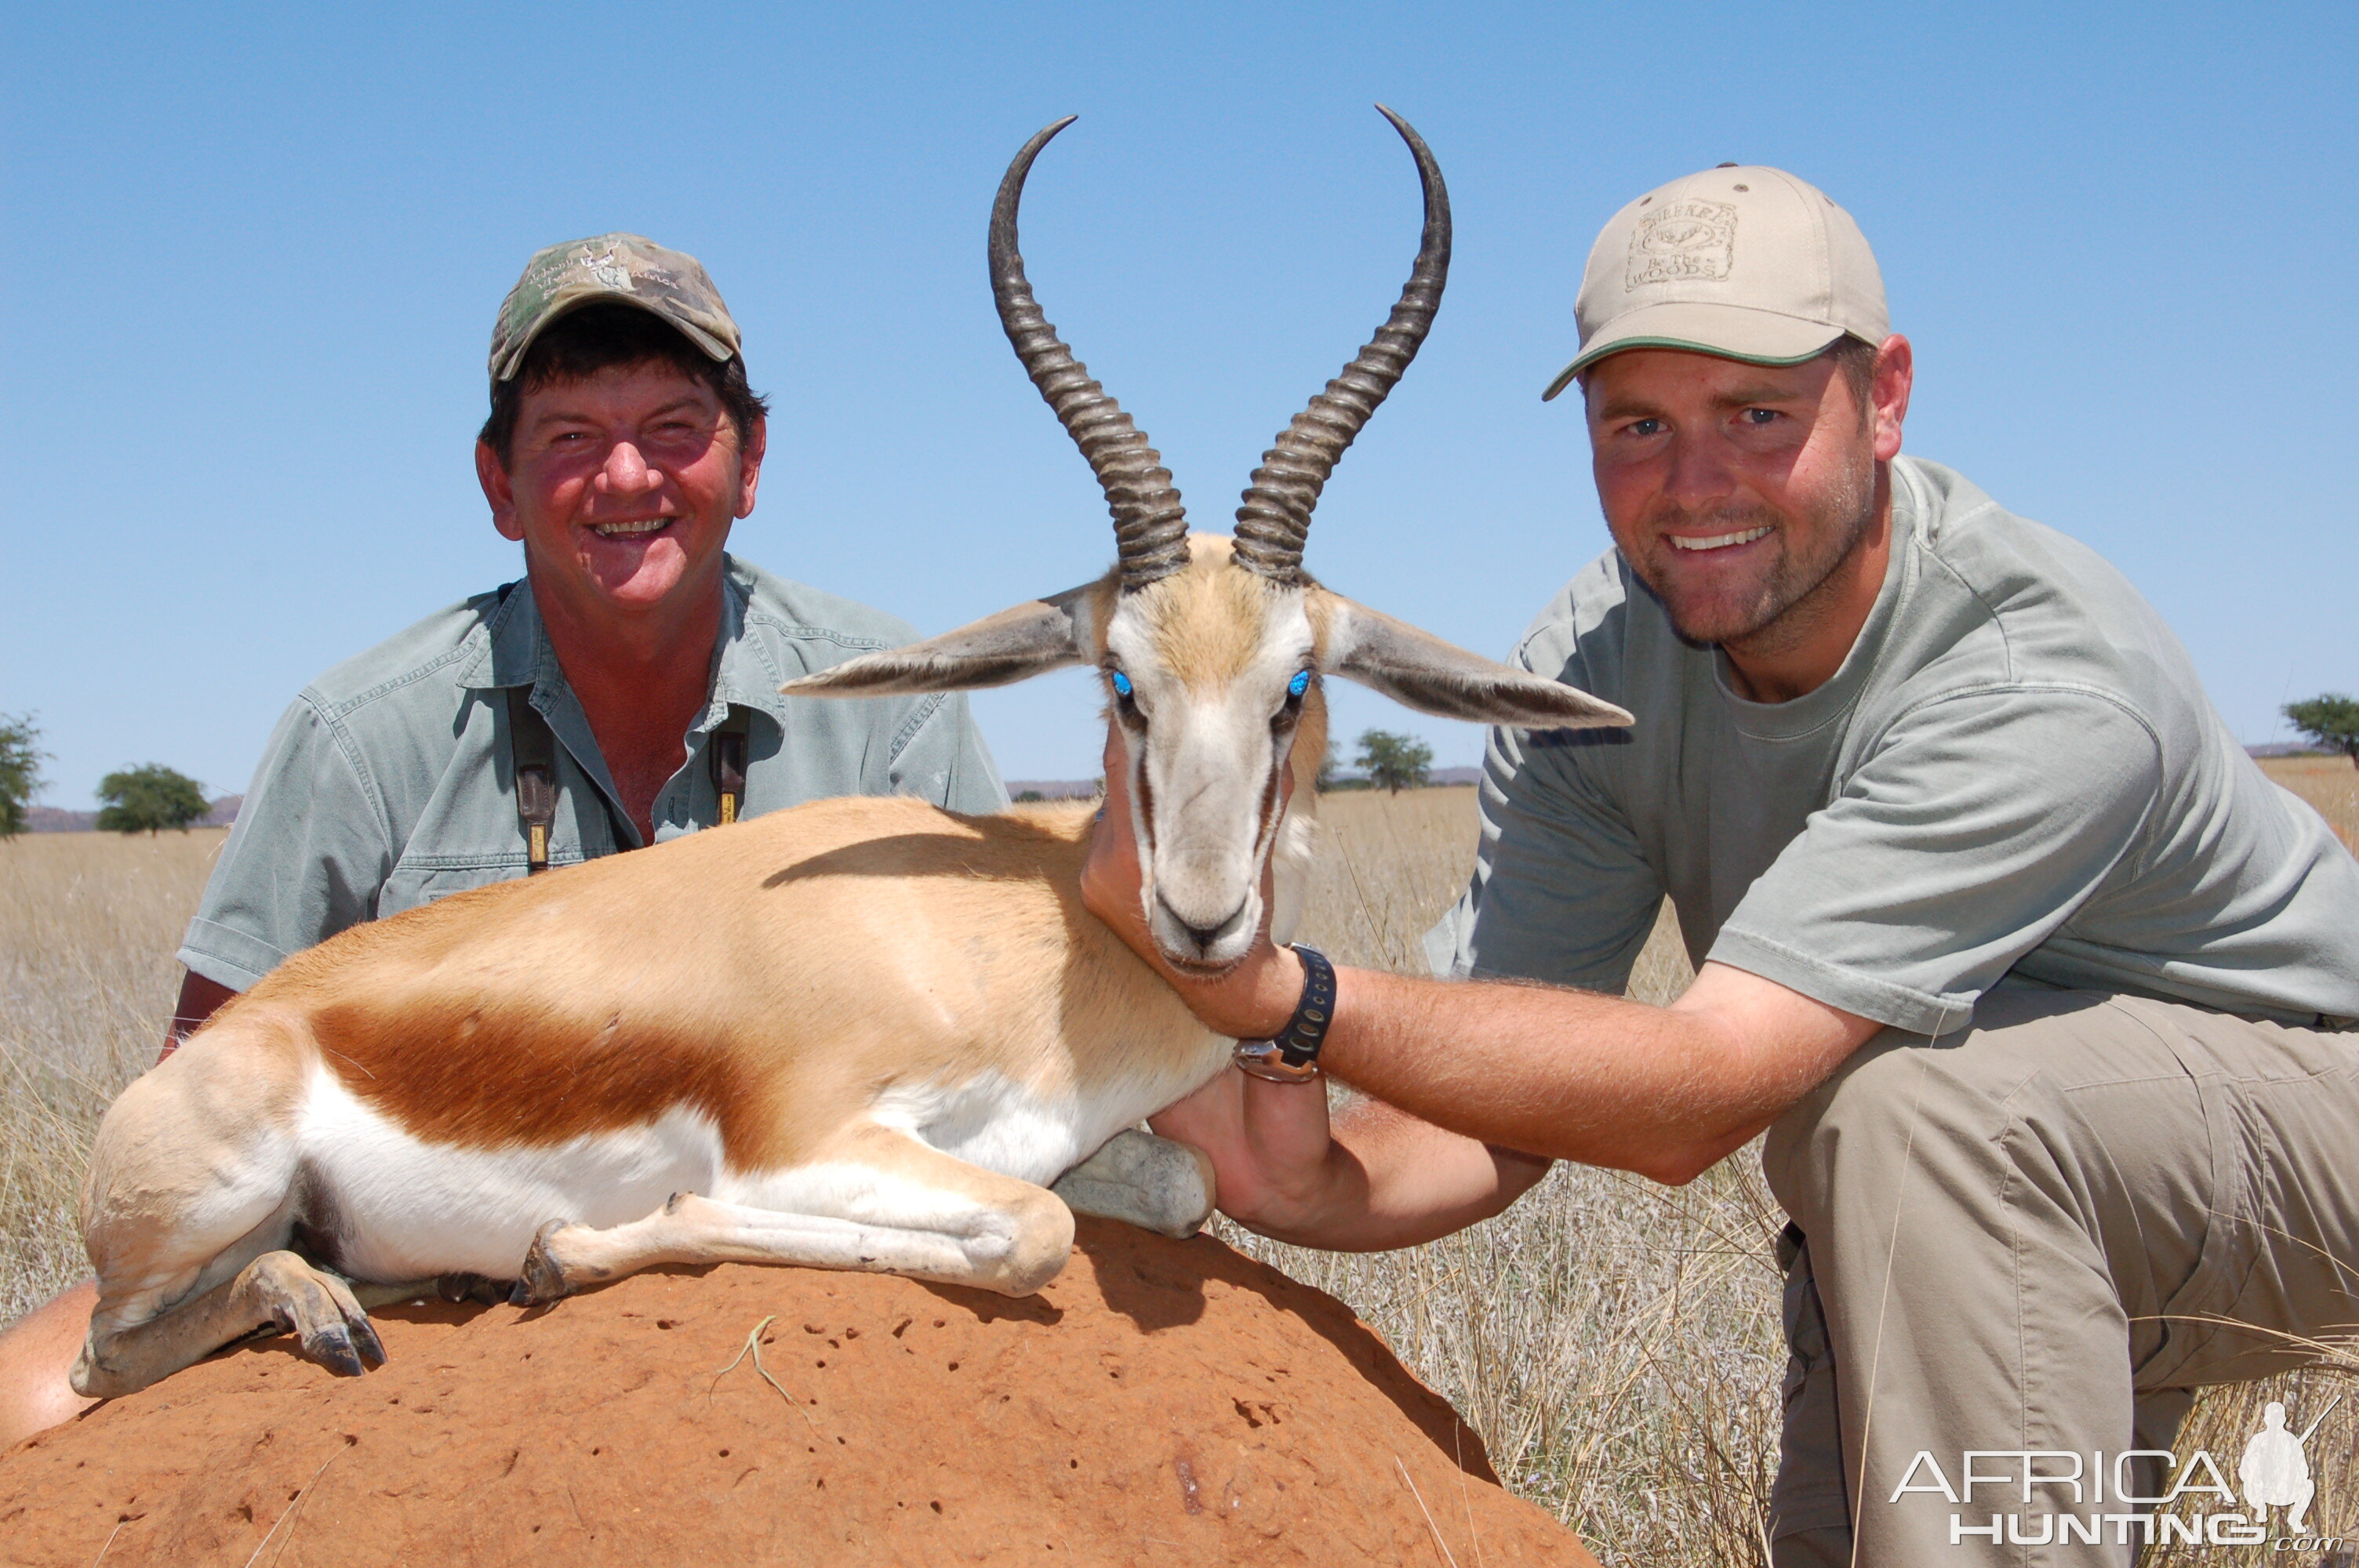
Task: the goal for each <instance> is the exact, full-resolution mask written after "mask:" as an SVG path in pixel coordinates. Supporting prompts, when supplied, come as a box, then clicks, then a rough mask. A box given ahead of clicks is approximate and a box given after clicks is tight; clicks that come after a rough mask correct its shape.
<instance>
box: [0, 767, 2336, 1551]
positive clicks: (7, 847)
mask: <svg viewBox="0 0 2359 1568" xmlns="http://www.w3.org/2000/svg"><path fill="white" fill-rule="evenodd" d="M2324 764H2331V765H2324ZM2268 767H2269V771H2270V773H2272V775H2273V776H2276V777H2277V778H2278V780H2279V781H2280V782H2281V783H2284V784H2287V785H2288V787H2289V788H2292V789H2294V790H2296V791H2297V792H2298V793H2299V794H2301V795H2303V797H2304V798H2305V799H2308V800H2310V802H2311V803H2312V804H2313V805H2315V806H2318V807H2319V809H2320V810H2321V812H2323V813H2324V814H2325V815H2326V816H2327V817H2328V820H2329V821H2330V822H2333V823H2334V824H2335V826H2336V827H2337V829H2338V831H2340V832H2342V833H2343V835H2344V838H2345V840H2346V842H2347V841H2349V840H2350V839H2351V838H2352V837H2353V836H2354V833H2359V787H2354V778H2359V773H2354V770H2353V769H2352V768H2351V767H2350V766H2349V764H2348V763H2346V762H2341V761H2340V760H2337V759H2306V758H2304V759H2287V760H2284V761H2279V762H2271V763H2270V764H2268ZM2338 770H2339V773H2338ZM1322 813H1323V815H1324V816H1325V818H1326V821H1327V824H1328V831H1327V833H1326V835H1325V842H1324V845H1323V847H1322V850H1323V852H1322V855H1321V864H1320V871H1319V879H1320V881H1319V886H1318V888H1317V889H1316V891H1315V892H1314V895H1313V898H1312V902H1311V909H1310V917H1309V919H1308V921H1307V922H1306V930H1305V932H1304V935H1305V937H1306V938H1307V939H1308V940H1310V941H1312V942H1314V943H1317V944H1319V945H1320V946H1322V947H1324V948H1325V949H1326V950H1327V951H1328V952H1330V953H1331V954H1332V955H1334V956H1335V957H1337V958H1338V959H1340V960H1343V961H1345V962H1350V963H1356V964H1367V965H1373V966H1377V967H1381V968H1392V969H1397V970H1402V971H1407V972H1422V971H1423V968H1424V958H1423V953H1422V949H1421V946H1420V938H1421V936H1422V935H1423V933H1424V931H1425V929H1426V927H1427V926H1428V925H1430V924H1431V922H1432V921H1433V919H1434V918H1435V917H1436V916H1437V915H1438V914H1440V911H1441V910H1442V909H1443V908H1444V907H1446V906H1447V904H1448V903H1450V901H1451V899H1453V898H1455V897H1456V896H1457V894H1458V892H1459V891H1460V889H1461V888H1462V887H1463V885H1464V882H1465V877H1466V873H1467V870H1468V867H1469V865H1470V863H1471V860H1472V856H1473V791H1471V790H1468V789H1434V790H1423V791H1417V792H1412V793H1410V794H1407V795H1399V796H1397V797H1387V796H1384V795H1360V794H1350V795H1330V796H1328V797H1326V799H1325V801H1324V802H1323V803H1322ZM220 839H221V835H220V834H219V833H218V832H212V833H207V832H199V833H194V834H191V835H189V836H188V837H186V838H179V837H169V836H168V837H166V838H158V839H155V840H147V839H129V840H125V839H117V838H102V837H100V836H98V835H92V834H75V835H63V834H60V835H54V836H49V835H43V836H38V837H33V838H25V839H19V840H17V841H16V842H14V843H11V844H0V1323H5V1322H6V1321H7V1320H9V1319H11V1318H13V1317H14V1316H15V1315H16V1314H18V1313H20V1312H22V1311H23V1310H24V1309H26V1308H27V1307H28V1306H31V1305H33V1304H34V1303H37V1302H38V1301H39V1300H41V1299H42V1298H43V1297H45V1296H46V1295H47V1294H48V1293H49V1292H51V1291H53V1290H55V1289H56V1288H57V1287H58V1286H60V1285H61V1284H63V1283H65V1282H67V1281H69V1280H70V1279H71V1278H73V1277H74V1276H76V1275H78V1274H80V1273H81V1272H82V1271H83V1265H82V1254H81V1247H80V1244H79V1241H78V1239H77V1238H76V1237H75V1235H74V1231H73V1206H74V1198H75V1192H76V1188H77V1186H78V1184H79V1182H80V1178H81V1171H82V1159H83V1155H84V1152H85V1151H86V1149H87V1147H88V1143H89V1137H90V1132H91V1130H92V1126H93V1125H94V1123H95V1121H96V1119H97V1117H98V1114H99V1113H100V1111H101V1110H103V1108H104V1107H105V1105H106V1103H107V1101H108V1100H109V1099H110V1098H112V1096H113V1095H114V1091H115V1090H116V1089H117V1088H118V1087H120V1086H121V1085H122V1084H123V1083H124V1082H125V1080H126V1079H128V1078H129V1077H130V1076H132V1075H133V1074H135V1073H136V1072H137V1071H138V1070H140V1069H141V1068H142V1067H144V1066H145V1065H147V1063H148V1062H149V1061H151V1060H152V1059H153V1056H154V1053H155V1049H156V1043H157V1041H158V1037H159V1036H160V1034H161V1033H162V1028H163V1023H164V1020H165V1016H166V1014H167V1012H168V1011H169V1007H170V1002H171V998H172V992H173V987H174V985H175V984H176V982H177V979H178V970H177V969H176V968H175V967H174V966H173V965H172V963H171V961H170V956H171V953H172V951H173V949H174V948H175V947H176V946H178V944H179V935H180V932H181V928H182V926H183V925H184V924H185V922H186V920H187V918H188V914H189V913H190V910H191V909H192V908H193V907H194V905H195V903H196V899H197V895H198V892H199V891H200V890H201V887H202V884H203V881H204V876H205V872H206V871H207V869H208V868H209V866H210V865H211V862H212V856H213V854H214V853H215V852H217V850H218V848H219V844H220ZM1689 978H1690V974H1689V969H1688V966H1687V962H1686V959H1685V957H1684V955H1683V954H1682V953H1681V952H1680V947H1679V943H1678V940H1677V934H1676V931H1675V929H1674V927H1673V925H1672V924H1671V922H1670V921H1669V918H1668V915H1667V916H1666V918H1665V920H1664V921H1663V922H1662V923H1661V924H1659V925H1658V928H1657V931H1656V934H1655V938H1654V940H1653V941H1652V942H1651V943H1650V944H1649V946H1648V947H1647V953H1646V955H1645V957H1642V958H1641V960H1640V963H1639V969H1638V973H1637V975H1636V979H1635V980H1634V984H1633V991H1634V994H1636V995H1639V996H1641V997H1644V998H1646V999H1647V1000H1657V1001H1660V1000H1669V998H1671V997H1673V996H1676V995H1677V994H1678V993H1679V991H1680V989H1682V988H1684V987H1685V985H1686V984H1687V981H1688V979H1689ZM1781 1223H1782V1217H1781V1216H1779V1215H1778V1214H1777V1211H1776V1206H1775V1205H1774V1204H1773V1203H1772V1202H1771V1201H1770V1200H1769V1198H1768V1195H1767V1192H1766V1190H1765V1189H1764V1187H1763V1185H1762V1183H1761V1179H1760V1175H1759V1172H1758V1166H1757V1163H1756V1159H1755V1157H1754V1155H1753V1153H1752V1152H1750V1151H1747V1152H1744V1153H1740V1154H1738V1155H1736V1156H1734V1157H1733V1158H1731V1159H1729V1160H1727V1161H1724V1162H1722V1164H1721V1165H1720V1166H1719V1167H1718V1168H1717V1169H1715V1170H1714V1171H1712V1173H1709V1174H1708V1175H1706V1176H1705V1177H1704V1178H1703V1179H1702V1180H1701V1181H1699V1182H1697V1183H1695V1184H1693V1185H1691V1186H1689V1187H1686V1188H1683V1189H1680V1190H1676V1191H1674V1190H1669V1189H1666V1188H1662V1187H1658V1186H1656V1185H1654V1184H1650V1183H1647V1182H1644V1181H1641V1180H1639V1179H1637V1178H1635V1177H1626V1176H1621V1175H1616V1174H1614V1173H1608V1172H1602V1171H1592V1170H1585V1169H1580V1168H1575V1167H1571V1166H1560V1167H1559V1168H1558V1169H1557V1170H1556V1171H1555V1172H1553V1173H1551V1174H1550V1175H1549V1178H1548V1179H1547V1181H1545V1182H1544V1183H1543V1184H1541V1185H1540V1186H1539V1187H1538V1188H1537V1189H1536V1190H1535V1191H1534V1192H1532V1193H1531V1194H1530V1195H1527V1197H1526V1198H1525V1199H1524V1200H1523V1201H1522V1202H1521V1203H1519V1204H1517V1206H1515V1207H1514V1208H1513V1209H1511V1210H1510V1211H1508V1212H1507V1213H1506V1214H1505V1215H1503V1216H1501V1217H1499V1218H1497V1219H1495V1220H1493V1221H1490V1222H1489V1223H1487V1224H1484V1225H1481V1226H1477V1227H1473V1229H1471V1230H1468V1231H1466V1232H1465V1233H1463V1234H1462V1235H1460V1236H1455V1237H1451V1238H1447V1239H1445V1240H1442V1241H1438V1242H1434V1243H1432V1244H1430V1245H1429V1246H1425V1247H1419V1248H1412V1249H1407V1250H1404V1251H1401V1252H1396V1253H1386V1254H1378V1255H1350V1254H1333V1253H1321V1252H1312V1251H1306V1250H1302V1249H1294V1248H1288V1247H1282V1246H1278V1245H1277V1244H1274V1243H1270V1242H1266V1241H1263V1240H1261V1239H1260V1238H1254V1237H1250V1236H1246V1235H1244V1234H1242V1233H1240V1232H1237V1231H1235V1230H1234V1228H1233V1227H1232V1228H1230V1229H1229V1230H1228V1232H1227V1234H1228V1235H1229V1237H1230V1238H1231V1239H1232V1240H1234V1241H1236V1242H1237V1243H1238V1244H1239V1245H1241V1246H1243V1247H1244V1248H1245V1249H1247V1250H1249V1251H1252V1252H1254V1253H1256V1254H1257V1255H1259V1256H1262V1257H1264V1258H1266V1259H1268V1260H1271V1261H1272V1262H1274V1263H1276V1264H1277V1265H1278V1266H1279V1267H1281V1268H1283V1269H1285V1270H1286V1271H1288V1272H1289V1273H1292V1274H1294V1275H1295V1276H1296V1277H1298V1278H1299V1279H1303V1280H1306V1281H1310V1282H1311V1283H1314V1284H1317V1285H1319V1286H1321V1287H1322V1288H1324V1289H1326V1290H1329V1291H1332V1292H1334V1293H1335V1294H1337V1295H1339V1296H1341V1297H1343V1299H1344V1300H1345V1301H1347V1302H1349V1303H1352V1304H1353V1307H1354V1308H1355V1309H1356V1310H1358V1311H1359V1313H1360V1314H1362V1315H1363V1316H1364V1317H1365V1318H1366V1319H1367V1320H1368V1321H1369V1322H1370V1323H1372V1324H1373V1325H1375V1326H1376V1327H1377V1328H1378V1329H1379V1330H1380V1331H1381V1332H1382V1333H1383V1334H1384V1335H1385V1336H1386V1338H1387V1339H1388V1340H1389V1341H1390V1342H1391V1343H1392V1345H1393V1346H1394V1347H1395V1348H1396V1349H1397V1350H1398V1351H1399V1352H1400V1354H1401V1356H1402V1357H1403V1358H1404V1359H1406V1360H1407V1361H1408V1363H1409V1364H1410V1365H1411V1366H1412V1367H1414V1368H1416V1369H1417V1370H1418V1372H1419V1374H1420V1375H1421V1376H1423V1377H1424V1378H1425V1379H1427V1380H1428V1381H1430V1382H1431V1383H1432V1384H1433V1385H1434V1386H1435V1387H1437V1388H1439V1389H1440V1390H1442V1391H1443V1392H1445V1393H1446V1394H1448V1395H1449V1396H1450V1398H1451V1400H1454V1401H1455V1402H1456V1403H1457V1405H1458V1407H1459V1408H1460V1410H1462V1411H1464V1412H1465V1413H1466V1415H1467V1417H1468V1418H1469V1420H1471V1421H1472V1422H1473V1423H1474V1425H1475V1426H1476V1427H1477V1429H1478V1430H1480V1431H1481V1432H1482V1433H1483V1434H1484V1439H1485V1441H1486V1442H1487V1443H1488V1444H1489V1446H1490V1450H1491V1454H1492V1457H1493V1459H1494V1461H1495V1463H1496V1465H1498V1468H1499V1471H1500V1474H1501V1475H1502V1476H1504V1477H1506V1480H1507V1482H1508V1484H1509V1485H1510V1486H1511V1487H1513V1488H1514V1489H1515V1490H1517V1491H1518V1492H1520V1493H1521V1494H1523V1495H1524V1496H1526V1497H1528V1498H1532V1499H1533V1500H1534V1501H1536V1502H1538V1503H1539V1504H1540V1505H1541V1506H1543V1507H1545V1508H1547V1509H1549V1510H1551V1511H1552V1512H1554V1513H1555V1514H1557V1515H1558V1517H1560V1518H1561V1519H1565V1520H1566V1521H1567V1522H1568V1523H1570V1524H1571V1525H1572V1526H1573V1527H1574V1528H1575V1529H1577V1530H1580V1531H1581V1533H1582V1535H1584V1536H1586V1537H1587V1538H1588V1539H1589V1540H1590V1541H1592V1542H1593V1544H1594V1545H1596V1546H1597V1547H1598V1549H1599V1551H1600V1553H1601V1555H1602V1556H1603V1557H1604V1558H1605V1559H1606V1561H1608V1562H1609V1563H1615V1564H1617V1565H1618V1564H1631V1565H1657V1564H1660V1565H1664V1568H1669V1565H1671V1564H1679V1565H1680V1568H1688V1565H1691V1564H1694V1563H1765V1562H1766V1560H1767V1553H1766V1550H1765V1548H1764V1545H1763V1542H1762V1541H1761V1538H1760V1529H1761V1520H1762V1519H1763V1517H1764V1507H1765V1504H1766V1501H1767V1495H1768V1487H1769V1481H1770V1477H1771V1476H1772V1475H1773V1474H1774V1471H1775V1467H1776V1454H1777V1380H1778V1376H1779V1374H1780V1372H1781V1370H1782V1368H1783V1366H1784V1360H1785V1351H1784V1347H1783V1346H1782V1345H1781V1343H1780V1342H1779V1338H1778V1333H1777V1285H1778V1281H1777V1271H1776V1268H1775V1264H1774V1260H1773V1255H1772V1242H1773V1239H1774V1238H1775V1236H1776V1234H1777V1227H1778V1226H1779V1225H1780V1224H1781ZM2346 1367H2353V1368H2359V1362H2354V1360H2353V1358H2352V1357H2348V1356H2346V1355H2343V1354H2342V1353H2340V1352H2337V1353H2335V1355H2334V1357H2333V1359H2332V1364H2330V1365H2329V1366H2328V1367H2326V1368H2321V1369H2319V1370H2314V1371H2310V1372H2305V1373H2299V1374H2295V1375H2294V1376H2293V1377H2292V1378H2291V1379H2278V1380H2277V1381H2275V1382H2273V1383H2270V1384H2258V1385H2252V1386H2248V1387H2245V1388H2239V1389H2232V1390H2219V1391H2217V1392H2215V1393H2213V1394H2212V1395H2209V1396H2207V1397H2206V1398H2205V1399H2204V1400H2202V1401H2201V1402H2200V1403H2199V1405H2198V1407H2197V1410H2196V1413H2195V1415H2194V1417H2193V1419H2192V1420H2191V1422H2190V1426H2189V1430H2188V1433H2187V1434H2186V1437H2185V1439H2184V1440H2183V1441H2182V1443H2181V1445H2180V1446H2181V1448H2182V1450H2184V1449H2186V1448H2190V1447H2193V1446H2197V1445H2201V1446H2205V1447H2208V1448H2209V1449H2210V1450H2211V1452H2212V1453H2213V1454H2215V1455H2219V1456H2222V1458H2223V1463H2228V1464H2231V1465H2233V1461H2232V1460H2231V1459H2230V1458H2229V1456H2231V1455H2233V1454H2238V1453H2241V1451H2242V1447H2243V1442H2244V1439H2245V1436H2247V1435H2249V1434H2250V1433H2253V1432H2254V1431H2256V1430H2257V1429H2258V1427H2259V1425H2260V1407H2261V1404H2262V1402H2263V1401H2264V1400H2267V1399H2270V1398H2283V1399H2287V1400H2288V1402H2289V1403H2290V1404H2291V1406H2292V1408H2293V1410H2294V1411H2295V1413H2296V1415H2297V1416H2298V1417H2303V1418H2304V1419H2305V1420H2306V1419H2307V1418H2306V1416H2305V1415H2304V1412H2307V1411H2315V1410H2318V1409H2321V1408H2322V1407H2323V1405H2324V1403H2325V1400H2327V1399H2328V1398H2330V1397H2332V1393H2331V1390H2332V1389H2339V1388H2343V1387H2345V1386H2352V1384H2351V1380H2350V1379H2347V1378H2345V1377H2343V1372H2342V1368H2346ZM2354 1438H2359V1386H2354V1387H2353V1393H2352V1396H2351V1397H2349V1398H2346V1400H2344V1404H2343V1407H2339V1408H2338V1409H2337V1410H2336V1411H2335V1412H2334V1415H2333V1416H2332V1418H2331V1419H2330V1420H2329V1422H2327V1425H2326V1426H2325V1428H2323V1429H2322V1430H2321V1433H2320V1436H2319V1437H2318V1439H2317V1440H2315V1441H2314V1442H2313V1443H2312V1444H2311V1454H2312V1456H2313V1463H2314V1464H2315V1465H2316V1467H2317V1469H2318V1473H2319V1476H2320V1481H2321V1505H2320V1506H2321V1511H2322V1515H2323V1519H2324V1522H2325V1523H2327V1524H2328V1525H2330V1526H2332V1525H2339V1524H2342V1523H2343V1515H2342V1512H2341V1509H2342V1508H2343V1503H2342V1498H2343V1496H2344V1491H2343V1487H2344V1484H2345V1481H2346V1478H2353V1479H2359V1465H2354V1463H2353V1459H2352V1454H2353V1443H2354ZM2243 1560H2244V1558H2243V1556H2242V1555H2240V1553H2239V1551H2238V1550H2237V1549H2231V1548H2218V1547H2210V1548H2205V1549H2204V1550H2203V1552H2202V1553H2201V1555H2200V1557H2197V1556H2167V1557H2166V1556H2157V1557H2156V1558H2155V1559H2154V1560H2153V1561H2154V1562H2156V1563H2162V1562H2170V1563H2178V1562H2182V1561H2183V1562H2187V1563H2190V1564H2191V1563H2199V1562H2200V1563H2221V1564H2225V1563H2235V1562H2239V1561H2243ZM2262 1560H2263V1559H2262V1558H2261V1557H2259V1556H2257V1555H2256V1556H2254V1557H2252V1558H2251V1561H2254V1562H2256V1563H2257V1562H2260V1561H2262ZM2268 1560H2269V1561H2275V1562H2282V1561H2288V1559H2287V1558H2286V1557H2285V1556H2284V1555H2283V1554H2277V1555H2276V1556H2274V1557H2271V1558H2269V1559H2268ZM2304 1560H2305V1561H2309V1560H2311V1559H2304Z"/></svg>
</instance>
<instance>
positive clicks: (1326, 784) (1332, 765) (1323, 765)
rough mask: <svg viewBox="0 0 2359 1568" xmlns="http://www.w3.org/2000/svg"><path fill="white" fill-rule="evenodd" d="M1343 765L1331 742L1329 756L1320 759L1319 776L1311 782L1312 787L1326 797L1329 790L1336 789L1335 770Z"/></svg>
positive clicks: (1328, 750)
mask: <svg viewBox="0 0 2359 1568" xmlns="http://www.w3.org/2000/svg"><path fill="white" fill-rule="evenodd" d="M1342 765H1343V762H1342V759H1341V758H1339V757H1337V756H1336V755H1335V747H1334V743H1333V742H1332V741H1331V742H1329V743H1328V747H1327V754H1326V755H1325V756H1323V757H1321V758H1320V759H1319V776H1318V777H1317V778H1316V779H1314V780H1312V781H1311V785H1310V787H1311V788H1313V789H1315V790H1317V791H1318V792H1319V793H1320V794H1321V795H1325V794H1326V793H1327V792H1328V791H1329V790H1331V789H1333V788H1334V787H1335V770H1336V769H1337V768H1338V767H1340V766H1342Z"/></svg>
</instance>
